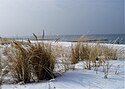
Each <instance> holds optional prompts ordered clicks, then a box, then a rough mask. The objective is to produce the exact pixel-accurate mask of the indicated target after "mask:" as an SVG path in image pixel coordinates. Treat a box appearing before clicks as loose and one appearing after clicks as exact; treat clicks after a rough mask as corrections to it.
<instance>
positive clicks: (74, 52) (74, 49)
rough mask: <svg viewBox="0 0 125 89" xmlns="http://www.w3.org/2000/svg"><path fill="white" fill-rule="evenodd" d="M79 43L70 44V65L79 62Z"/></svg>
mask: <svg viewBox="0 0 125 89" xmlns="http://www.w3.org/2000/svg"><path fill="white" fill-rule="evenodd" d="M80 45H81V43H80V42H77V43H75V44H72V46H71V64H76V63H78V61H79V57H80Z"/></svg>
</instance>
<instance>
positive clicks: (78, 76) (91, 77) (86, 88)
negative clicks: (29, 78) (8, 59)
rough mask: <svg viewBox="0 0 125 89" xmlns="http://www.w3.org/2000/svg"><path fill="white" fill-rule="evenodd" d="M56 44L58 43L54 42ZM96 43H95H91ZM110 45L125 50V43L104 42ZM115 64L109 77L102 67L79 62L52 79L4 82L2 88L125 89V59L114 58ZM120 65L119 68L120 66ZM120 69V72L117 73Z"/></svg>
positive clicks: (66, 45) (68, 43)
mask: <svg viewBox="0 0 125 89" xmlns="http://www.w3.org/2000/svg"><path fill="white" fill-rule="evenodd" d="M52 44H56V43H54V42H53V43H52ZM59 44H60V45H62V46H65V47H70V46H71V42H59ZM90 45H94V43H90ZM102 45H105V46H108V47H114V48H116V49H120V50H121V49H122V50H125V45H117V44H102ZM109 63H110V64H113V65H112V67H111V69H110V70H109V75H108V78H107V79H105V78H104V72H102V67H100V68H99V69H98V73H97V74H96V71H94V68H93V69H92V70H86V69H83V63H82V62H79V63H78V64H76V65H75V70H68V71H67V72H65V73H63V74H62V75H61V76H58V77H57V78H55V80H51V81H49V80H48V81H47V80H44V81H40V82H38V83H29V84H23V85H19V84H3V85H2V86H1V88H2V89H125V59H123V60H121V59H120V60H112V61H110V62H109ZM118 66H119V68H118ZM117 69H118V74H115V72H116V70H117Z"/></svg>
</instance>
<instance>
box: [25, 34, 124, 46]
mask: <svg viewBox="0 0 125 89" xmlns="http://www.w3.org/2000/svg"><path fill="white" fill-rule="evenodd" d="M81 36H82V35H58V36H57V35H53V36H45V37H44V39H49V40H55V39H58V38H59V41H76V40H77V39H78V38H80V37H81ZM84 36H85V37H86V38H88V39H90V40H92V41H93V40H94V41H95V40H102V39H103V40H106V42H107V43H119V44H125V34H96V35H95V34H94V35H84ZM28 38H30V39H31V40H34V37H25V38H23V39H28ZM41 38H42V37H41V36H38V39H41Z"/></svg>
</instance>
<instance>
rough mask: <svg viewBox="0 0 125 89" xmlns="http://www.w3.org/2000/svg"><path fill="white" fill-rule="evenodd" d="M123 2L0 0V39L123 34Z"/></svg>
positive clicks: (113, 0) (124, 30) (103, 0)
mask: <svg viewBox="0 0 125 89" xmlns="http://www.w3.org/2000/svg"><path fill="white" fill-rule="evenodd" d="M124 5H125V2H124V0H0V35H1V36H14V35H18V36H23V35H32V33H36V34H37V35H40V34H42V30H43V29H45V33H46V34H48V35H55V34H58V35H60V34H107V33H108V34H116V33H125V23H124V20H125V16H124V13H125V11H124V10H125V7H124Z"/></svg>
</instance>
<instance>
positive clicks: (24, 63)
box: [6, 41, 55, 83]
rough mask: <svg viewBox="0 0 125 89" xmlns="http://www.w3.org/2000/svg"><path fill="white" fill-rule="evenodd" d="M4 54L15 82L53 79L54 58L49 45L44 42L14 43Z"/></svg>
mask: <svg viewBox="0 0 125 89" xmlns="http://www.w3.org/2000/svg"><path fill="white" fill-rule="evenodd" d="M9 50H10V51H8V53H7V54H6V55H7V57H8V60H10V61H9V67H10V69H11V71H10V72H11V73H12V76H13V78H14V80H15V81H16V82H24V83H28V82H31V81H32V80H35V79H37V80H43V79H51V78H54V74H53V70H54V66H55V57H54V54H53V52H52V48H51V44H49V43H44V42H36V43H31V42H30V41H29V43H28V44H27V45H23V44H21V43H16V42H14V43H13V44H12V46H11V47H10V48H9Z"/></svg>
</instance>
